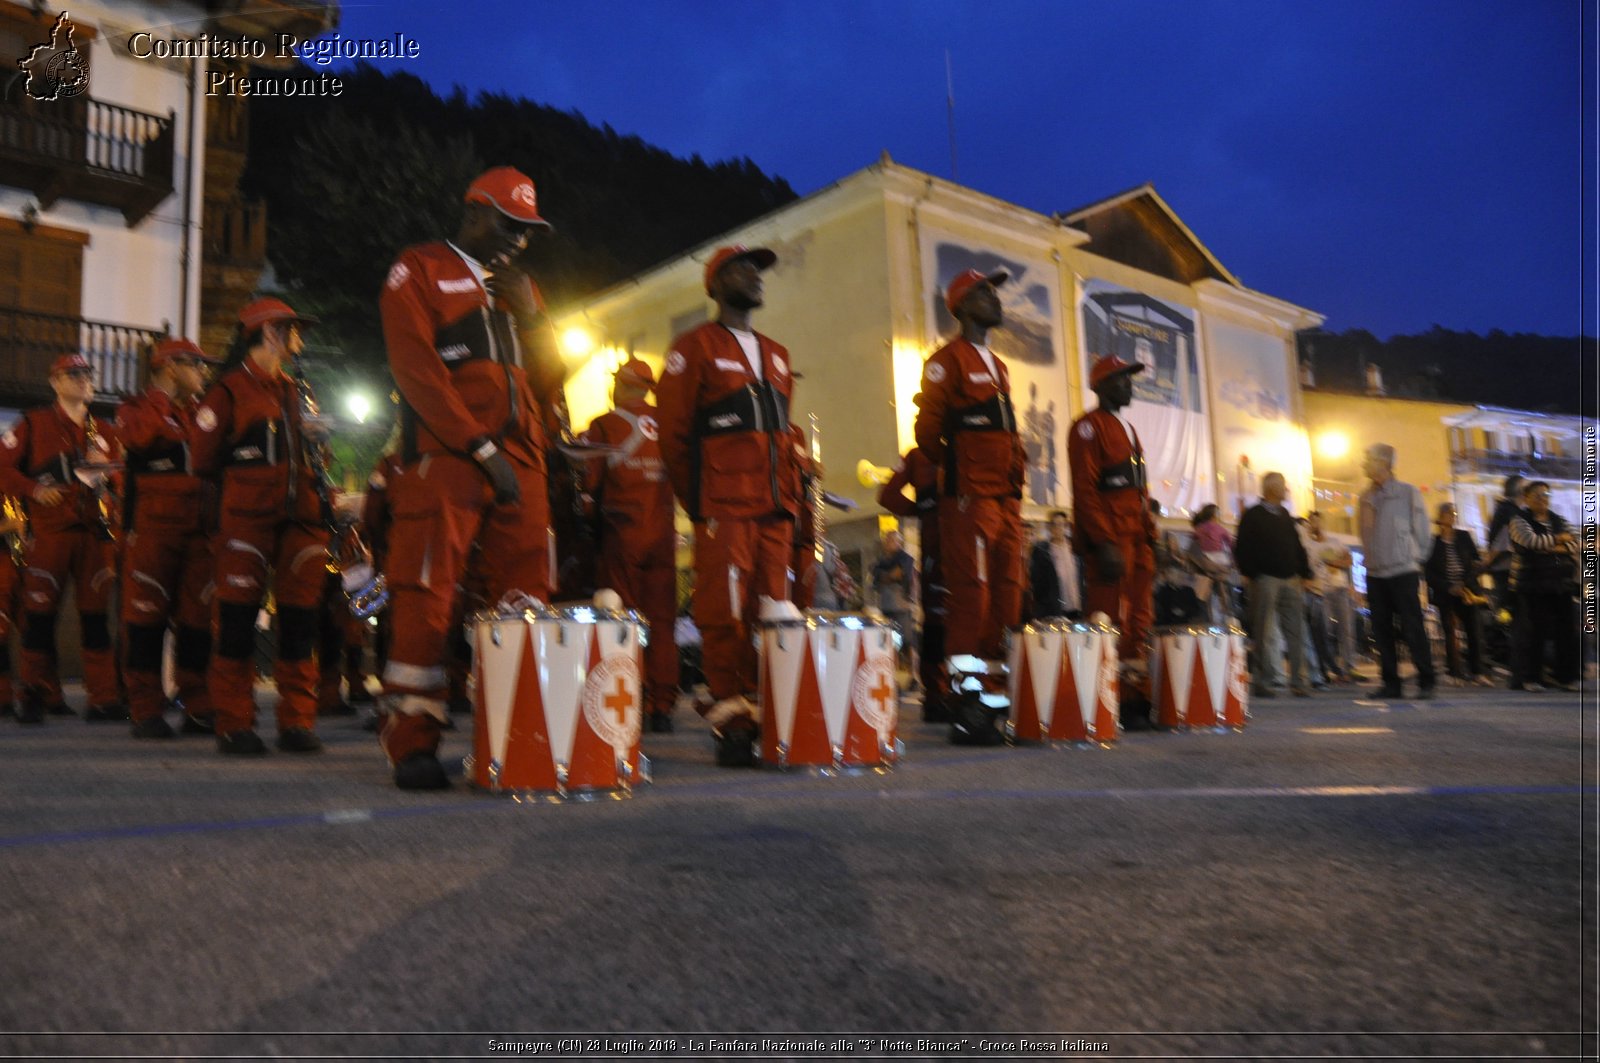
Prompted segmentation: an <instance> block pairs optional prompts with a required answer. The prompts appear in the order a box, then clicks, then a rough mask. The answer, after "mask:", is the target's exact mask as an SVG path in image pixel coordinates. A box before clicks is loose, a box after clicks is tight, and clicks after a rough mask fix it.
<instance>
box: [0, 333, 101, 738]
mask: <svg viewBox="0 0 1600 1063" xmlns="http://www.w3.org/2000/svg"><path fill="white" fill-rule="evenodd" d="M50 386H51V387H52V388H54V389H55V393H56V401H55V402H54V403H53V404H52V405H50V406H46V407H41V408H39V409H34V410H29V411H28V412H27V413H25V414H23V415H22V419H21V420H20V421H18V422H17V423H16V424H15V425H14V426H12V428H11V430H10V431H8V432H6V433H5V434H4V435H0V492H4V493H6V494H9V495H14V496H16V497H19V498H23V499H26V500H27V501H26V505H27V509H28V520H29V524H30V525H31V526H32V529H33V543H32V545H31V546H30V547H29V548H28V562H27V564H28V567H27V570H26V571H25V572H24V573H23V577H22V703H21V704H20V705H19V706H18V708H17V720H18V721H19V722H21V723H30V724H36V723H43V722H44V715H45V713H46V712H47V711H50V712H62V711H65V705H64V703H63V702H62V699H61V680H60V677H59V676H58V675H57V673H56V609H57V606H58V605H59V603H60V601H61V594H62V592H63V591H64V590H65V589H66V584H67V581H68V580H69V579H70V580H71V581H72V583H73V587H74V593H75V594H76V595H77V599H78V617H79V620H80V622H81V624H82V628H81V630H82V645H83V682H84V686H85V687H86V688H87V689H88V692H89V707H88V711H87V712H85V713H84V718H85V719H87V720H88V721H90V722H91V723H98V722H103V721H107V720H126V719H127V718H128V710H127V708H126V707H125V706H124V705H123V704H122V701H121V695H120V691H119V689H118V680H117V662H116V658H115V656H114V655H113V654H112V652H111V627H110V624H109V622H108V619H107V616H106V611H107V609H108V608H109V607H110V595H111V588H112V585H113V584H114V583H115V582H116V578H117V574H116V544H115V542H113V541H112V538H113V536H112V528H111V523H110V520H109V518H108V517H107V515H106V514H105V513H103V512H102V511H101V509H100V499H99V496H98V495H97V494H96V492H95V489H94V484H93V483H92V481H94V480H95V478H96V475H97V474H93V473H88V472H84V473H80V471H79V470H84V469H86V468H87V467H89V466H93V465H96V464H104V463H108V462H110V461H111V460H112V459H113V457H114V448H115V445H116V442H115V440H114V439H113V438H111V432H110V426H102V425H100V424H99V423H98V422H97V421H96V420H95V418H94V415H93V414H91V413H90V412H89V403H90V402H91V401H92V400H93V399H94V367H93V366H92V365H90V364H89V360H88V359H87V358H85V357H84V356H83V355H81V354H67V355H62V356H61V357H60V358H57V359H56V360H55V364H54V365H52V366H51V368H50ZM98 475H99V476H103V475H104V474H98ZM86 478H87V481H88V482H86ZM102 482H103V481H102Z"/></svg>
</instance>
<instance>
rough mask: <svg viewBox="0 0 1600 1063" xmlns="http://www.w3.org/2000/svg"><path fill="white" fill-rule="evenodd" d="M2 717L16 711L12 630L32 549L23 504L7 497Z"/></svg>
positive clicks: (2, 533)
mask: <svg viewBox="0 0 1600 1063" xmlns="http://www.w3.org/2000/svg"><path fill="white" fill-rule="evenodd" d="M0 509H3V512H0V716H11V715H13V714H14V713H15V712H16V706H15V697H14V691H13V690H12V688H11V631H12V629H13V628H14V627H15V626H16V620H15V619H14V618H15V617H16V615H17V590H18V588H19V587H20V586H21V584H22V569H23V566H22V565H21V564H20V563H19V562H20V560H21V558H22V556H23V554H24V553H25V552H26V551H27V549H28V545H27V544H28V527H27V522H25V521H24V520H23V519H22V504H21V503H20V502H17V501H16V500H15V499H11V498H7V499H5V501H4V505H3V506H0Z"/></svg>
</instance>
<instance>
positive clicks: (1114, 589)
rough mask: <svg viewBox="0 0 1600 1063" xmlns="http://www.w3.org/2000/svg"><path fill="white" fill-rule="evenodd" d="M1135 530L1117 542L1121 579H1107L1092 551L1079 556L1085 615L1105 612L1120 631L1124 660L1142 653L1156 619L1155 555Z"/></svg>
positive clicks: (1119, 648)
mask: <svg viewBox="0 0 1600 1063" xmlns="http://www.w3.org/2000/svg"><path fill="white" fill-rule="evenodd" d="M1143 535H1144V530H1143V529H1142V528H1141V529H1136V530H1134V531H1131V532H1129V533H1128V535H1127V537H1126V538H1124V539H1121V540H1120V541H1118V543H1117V547H1118V548H1119V549H1120V550H1121V551H1122V578H1121V579H1119V580H1117V581H1115V582H1108V581H1107V580H1106V579H1105V578H1104V574H1103V573H1102V572H1101V570H1100V564H1099V562H1098V561H1096V560H1095V556H1094V554H1093V552H1090V553H1087V554H1084V555H1082V557H1081V559H1082V561H1083V575H1084V581H1083V582H1084V591H1083V611H1084V613H1085V615H1088V616H1093V615H1094V614H1095V613H1104V614H1106V616H1108V617H1110V618H1111V622H1112V623H1113V624H1115V625H1116V626H1117V628H1118V630H1120V631H1121V632H1122V638H1121V639H1120V640H1118V642H1117V657H1118V658H1120V659H1121V660H1124V661H1132V660H1137V659H1138V658H1140V657H1143V656H1144V655H1145V640H1146V639H1147V638H1148V637H1149V634H1150V624H1151V623H1152V622H1153V621H1154V620H1155V613H1156V605H1155V582H1156V554H1155V549H1154V548H1153V547H1151V546H1150V544H1149V543H1147V542H1144V541H1143Z"/></svg>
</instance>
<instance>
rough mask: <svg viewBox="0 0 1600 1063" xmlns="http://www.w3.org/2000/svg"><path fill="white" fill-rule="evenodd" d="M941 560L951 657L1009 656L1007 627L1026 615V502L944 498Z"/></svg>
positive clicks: (947, 644)
mask: <svg viewBox="0 0 1600 1063" xmlns="http://www.w3.org/2000/svg"><path fill="white" fill-rule="evenodd" d="M939 563H940V566H941V570H942V572H943V574H944V585H945V590H946V594H945V608H946V620H945V636H944V642H945V645H944V652H945V655H946V656H947V657H954V656H956V655H958V654H965V655H972V656H977V657H982V658H984V659H985V660H989V661H1001V660H1004V659H1005V655H1006V653H1005V633H1006V629H1007V628H1010V627H1014V626H1015V625H1016V624H1017V623H1018V622H1019V621H1020V620H1021V617H1022V503H1021V501H1020V500H1018V499H1015V498H970V497H966V498H960V497H957V498H952V497H944V498H941V499H939Z"/></svg>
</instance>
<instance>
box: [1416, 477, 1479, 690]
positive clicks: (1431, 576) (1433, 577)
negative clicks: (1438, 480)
mask: <svg viewBox="0 0 1600 1063" xmlns="http://www.w3.org/2000/svg"><path fill="white" fill-rule="evenodd" d="M1438 512H1439V516H1438V521H1437V523H1438V526H1439V534H1438V535H1435V536H1434V537H1433V552H1432V553H1431V554H1429V555H1428V563H1427V564H1426V565H1425V566H1423V576H1424V578H1426V580H1427V582H1428V599H1429V600H1430V601H1432V602H1433V605H1434V608H1436V609H1438V610H1439V624H1440V626H1441V627H1443V628H1444V659H1445V667H1446V668H1447V669H1448V671H1449V673H1450V674H1451V675H1452V676H1454V677H1455V678H1457V679H1470V680H1473V681H1477V680H1478V679H1479V677H1480V676H1482V675H1483V651H1482V649H1481V648H1480V646H1479V639H1478V606H1479V605H1480V604H1482V602H1481V600H1480V599H1481V598H1482V595H1480V594H1479V593H1478V572H1479V568H1478V547H1477V546H1476V545H1475V544H1474V543H1473V541H1472V533H1471V532H1469V531H1467V530H1466V529H1465V528H1458V527H1456V507H1455V506H1454V505H1452V504H1451V503H1449V502H1441V503H1440V504H1439V511H1438ZM1463 631H1464V632H1465V633H1466V640H1467V666H1466V670H1465V671H1463V670H1462V667H1461V635H1462V632H1463Z"/></svg>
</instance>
